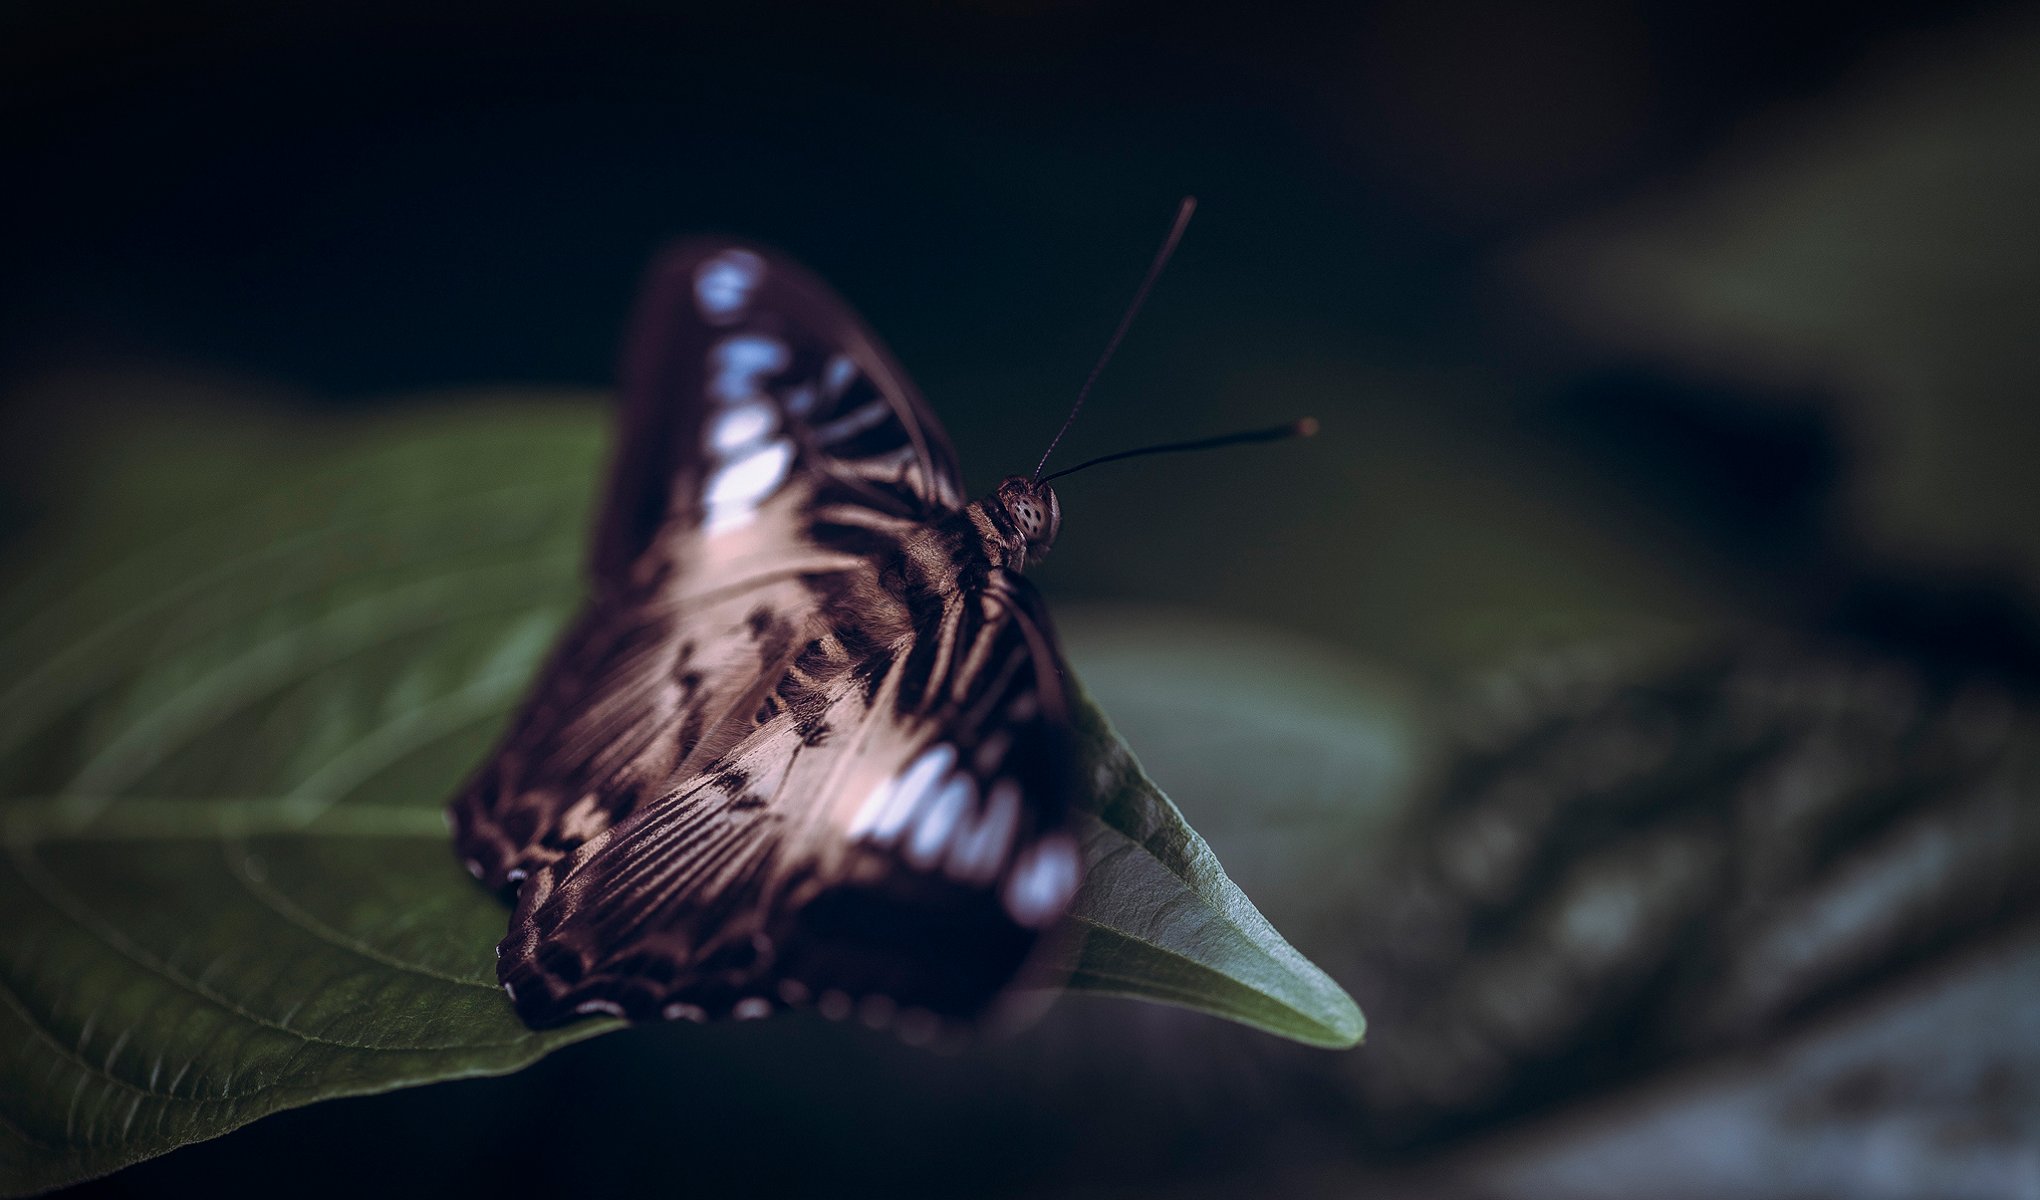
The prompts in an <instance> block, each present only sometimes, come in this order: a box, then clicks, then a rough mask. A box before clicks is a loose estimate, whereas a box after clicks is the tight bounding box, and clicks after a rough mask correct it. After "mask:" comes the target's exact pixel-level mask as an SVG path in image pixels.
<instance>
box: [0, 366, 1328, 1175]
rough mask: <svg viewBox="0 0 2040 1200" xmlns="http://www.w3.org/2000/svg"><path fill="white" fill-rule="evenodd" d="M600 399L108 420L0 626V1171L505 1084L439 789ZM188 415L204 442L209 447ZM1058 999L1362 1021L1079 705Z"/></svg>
mask: <svg viewBox="0 0 2040 1200" xmlns="http://www.w3.org/2000/svg"><path fill="white" fill-rule="evenodd" d="M599 411H600V410H599V409H596V408H594V407H592V406H585V407H577V408H566V407H559V406H535V405H531V404H517V403H508V402H503V401H500V400H499V401H498V402H496V403H492V404H488V405H469V406H464V407H459V408H453V409H447V410H440V411H437V412H435V413H433V414H432V415H429V416H425V417H418V416H411V417H405V418H379V419H373V420H355V421H352V422H349V423H346V424H344V425H341V426H337V427H326V428H320V429H317V430H307V429H306V427H305V426H304V425H303V424H297V425H292V426H289V427H279V428H275V429H269V428H265V427H264V426H262V425H261V424H260V423H259V422H254V421H250V420H248V419H246V418H241V419H238V420H233V421H229V420H228V419H227V418H225V417H223V416H222V415H221V414H219V413H216V412H215V413H201V414H198V415H196V416H187V417H185V418H184V419H181V420H179V421H176V422H174V423H164V422H162V421H161V420H160V419H158V421H157V423H155V424H153V425H152V424H151V423H150V421H149V419H148V418H146V417H137V418H135V419H132V420H123V421H121V422H115V423H110V424H112V425H114V426H116V427H117V428H119V429H121V430H122V431H123V432H122V433H121V434H119V435H117V436H115V437H111V438H107V439H102V440H101V441H100V442H97V443H94V444H92V445H90V447H89V452H88V454H87V455H86V456H85V458H84V461H82V462H81V463H79V464H77V465H76V469H75V471H70V472H58V473H57V477H58V478H61V479H65V480H67V482H66V484H65V487H66V488H67V489H68V490H67V491H66V492H64V493H60V494H59V495H57V496H56V497H54V498H53V501H52V502H53V503H55V504H56V506H57V512H58V516H57V517H56V518H55V519H54V520H53V521H52V522H50V523H49V527H50V528H52V529H54V530H56V531H57V532H56V534H55V536H53V537H52V538H51V539H50V540H49V541H47V542H46V543H45V544H44V545H42V546H40V547H36V548H33V550H32V553H31V555H30V556H29V558H28V561H29V562H30V564H31V565H30V566H29V567H27V568H26V569H25V570H17V571H16V572H15V578H14V579H13V580H12V581H11V582H10V587H9V594H8V598H7V600H6V602H5V607H4V608H0V618H4V619H5V621H6V624H5V628H6V629H7V630H8V631H9V632H8V633H7V634H5V635H0V789H4V791H0V794H4V795H5V797H6V799H5V801H4V802H0V839H4V842H5V849H6V858H5V860H4V861H0V912H5V913H6V914H8V916H7V920H6V923H5V927H4V929H5V931H4V933H0V1187H4V1189H5V1190H6V1191H9V1192H21V1191H29V1190H37V1189H42V1188H48V1187H54V1186H58V1185H61V1184H63V1183H67V1182H70V1181H74V1180H78V1179H82V1178H87V1177H90V1176H92V1175H96V1174H101V1173H104V1172H106V1171H109V1170H112V1169H114V1168H117V1167H119V1166H121V1165H123V1164H126V1163H129V1162H133V1161H135V1160H137V1159H140V1158H144V1157H148V1156H150V1155H154V1154H160V1153H162V1152H163V1151H165V1150H169V1149H171V1148H173V1147H176V1146H179V1145H183V1144H185V1143H188V1142H192V1141H196V1140H199V1139H203V1138H208V1137H214V1136H217V1135H219V1134H221V1133H224V1132H226V1131H228V1130H231V1129H233V1128H235V1127H237V1126H239V1125H242V1124H245V1123H247V1122H248V1121H251V1120H254V1119H256V1118H258V1117H260V1116H262V1115H264V1114H266V1113H270V1112H274V1111H277V1110H279V1109H283V1108H288V1107H293V1106H296V1105H302V1104H307V1103H310V1102H312V1101H315V1100H319V1099H324V1098H328V1097H334V1096H343V1095H356V1094H362V1093H368V1092H377V1091H385V1090H389V1089H393V1088H399V1087H406V1086H410V1085H413V1084H418V1083H425V1082H429V1081H433V1080H439V1079H450V1078H457V1077H462V1076H472V1075H486V1074H497V1073H502V1072H506V1071H513V1070H516V1069H518V1068H519V1067H521V1066H524V1065H526V1064H528V1063H530V1062H532V1061H534V1060H535V1059H537V1058H538V1057H540V1056H542V1055H544V1054H545V1053H547V1052H548V1051H550V1050H552V1049H554V1048H556V1047H558V1046H561V1045H564V1044H566V1043H568V1042H570V1041H573V1040H576V1039H579V1038H584V1037H587V1036H590V1035H592V1034H596V1033H600V1032H603V1031H605V1030H608V1029H612V1028H615V1027H616V1023H615V1022H609V1021H590V1022H586V1023H583V1024H578V1025H575V1026H571V1027H569V1028H567V1029H564V1030H558V1031H552V1032H548V1033H543V1034H541V1033H533V1032H531V1031H529V1030H527V1029H525V1028H524V1026H523V1025H522V1024H521V1023H519V1022H518V1020H517V1019H516V1017H515V1016H514V1015H513V1014H512V1012H511V1010H510V1007H509V1005H508V1003H507V1001H505V999H504V998H503V996H502V994H501V993H500V992H499V991H498V990H497V989H496V987H495V983H494V964H493V960H492V953H491V951H492V947H493V946H494V944H495V942H496V941H497V940H498V939H499V938H500V937H501V935H502V932H503V928H504V925H505V920H506V913H505V911H504V909H503V908H502V906H501V905H500V904H498V903H497V902H496V901H495V900H494V899H493V898H491V897H489V896H488V895H486V894H484V893H483V892H482V891H481V890H480V889H478V888H476V887H475V886H474V885H473V883H472V882H471V881H470V880H469V879H468V878H467V876H466V875H465V873H464V872H463V871H461V869H460V868H459V866H458V865H457V864H455V863H454V861H453V857H452V854H451V853H450V850H449V847H448V844H447V837H446V831H445V827H444V824H443V821H442V817H441V815H440V810H441V807H442V805H443V804H444V802H445V800H446V798H447V797H448V795H449V794H450V793H451V792H452V791H453V789H454V788H455V787H456V786H457V785H458V783H459V782H460V780H461V779H462V777H463V776H464V775H465V774H466V772H468V771H469V770H470V769H471V768H472V767H473V765H474V764H475V762H477V761H478V760H479V759H480V757H481V756H482V755H483V754H485V753H486V752H487V749H488V746H489V744H490V742H491V740H492V738H493V737H494V735H495V732H496V730H497V728H498V726H499V725H500V723H501V721H502V720H503V719H504V717H505V715H506V714H507V712H508V710H509V708H510V707H511V706H512V705H513V704H514V703H515V701H516V699H517V697H518V695H519V694H520V693H521V692H522V690H523V688H524V686H525V685H526V683H527V682H528V680H529V678H530V676H531V673H532V672H533V670H534V669H535V668H536V665H537V663H538V662H539V660H540V658H541V656H542V655H543V654H544V652H545V650H546V648H547V646H548V644H549V642H550V640H551V638H552V636H553V634H554V632H555V631H556V630H557V628H558V626H559V624H560V622H561V621H562V620H564V619H565V617H566V616H567V614H568V613H569V612H570V610H571V608H572V606H573V605H574V603H575V602H576V599H577V595H578V574H579V560H580V547H581V540H582V537H583V531H584V529H585V527H586V524H587V520H588V515H589V507H590V506H589V499H590V495H591V492H592V488H593V485H594V482H595V480H596V479H597V478H598V476H599V475H600V472H601V457H602V455H601V445H602V435H601V428H600V418H599V417H598V416H597V413H598V412H599ZM208 431H211V433H210V434H209V433H208ZM1082 724H1083V733H1084V736H1085V738H1086V739H1087V743H1088V745H1089V746H1090V753H1091V758H1092V762H1093V769H1094V772H1095V775H1096V778H1097V781H1098V790H1097V795H1096V797H1095V801H1094V804H1093V808H1092V812H1091V814H1090V815H1089V816H1088V817H1087V818H1086V820H1087V847H1088V850H1089V853H1090V858H1091V875H1090V879H1089V881H1088V883H1087V885H1086V887H1085V889H1084V891H1083V892H1082V893H1081V894H1080V896H1079V898H1078V900H1077V902H1076V904H1075V906H1074V912H1073V915H1072V924H1073V926H1074V927H1075V928H1076V929H1077V930H1080V931H1081V933H1082V936H1081V937H1078V938H1074V939H1072V942H1071V945H1072V946H1073V951H1072V955H1073V957H1072V961H1071V963H1070V966H1071V968H1072V972H1073V974H1072V982H1071V986H1072V987H1074V988H1079V989H1086V990H1092V991H1102V992H1112V993H1118V994H1122V995H1129V996H1137V997H1143V998H1147V999H1153V1000H1160V1001H1164V1002H1167V1003H1171V1004H1177V1005H1183V1006H1187V1007H1191V1008H1197V1009H1202V1010H1205V1011H1208V1012H1211V1013H1215V1014H1217V1015H1220V1016H1223V1017H1228V1018H1231V1019H1233V1020H1237V1021H1242V1022H1245V1023H1247V1024H1250V1025H1254V1026H1257V1027H1259V1028H1262V1029H1266V1030H1269V1031H1271V1032H1274V1033H1278V1034H1282V1035H1284V1036H1287V1037H1291V1038H1295V1039H1298V1040H1300V1041H1305V1042H1309V1043H1312V1044H1315V1045H1324V1046H1348V1045H1352V1044H1353V1043H1354V1042H1356V1041H1357V1040H1358V1039H1359V1037H1360V1033H1361V1028H1362V1026H1361V1021H1360V1015H1359V1012H1358V1011H1357V1009H1355V1007H1354V1006H1353V1003H1352V1001H1351V1000H1350V999H1348V998H1347V997H1346V995H1345V993H1344V992H1342V991H1340V990H1339V988H1338V987H1337V985H1335V984H1333V983H1332V982H1331V981H1330V980H1329V979H1328V978H1326V977H1325V976H1324V975H1323V973H1322V972H1319V971H1318V970H1317V969H1316V968H1314V967H1312V966H1311V965H1310V963H1308V962H1307V961H1306V960H1305V959H1304V958H1303V957H1302V956H1301V955H1299V954H1298V953H1297V952H1296V951H1295V950H1294V949H1292V948H1291V947H1290V946H1289V945H1288V944H1287V943H1286V942H1284V941H1283V940H1282V938H1281V937H1280V935H1278V934H1277V933H1276V932H1275V931H1274V929H1273V928H1271V927H1270V926H1269V925H1268V923H1267V922H1266V921H1265V920H1264V919H1263V918H1262V917H1261V916H1260V914H1259V913H1258V912H1256V911H1255V909H1254V908H1253V906H1252V905H1251V904H1250V903H1249V902H1248V901H1247V900H1246V898H1245V897H1244V896H1243V895H1241V894H1240V892H1239V889H1238V888H1236V887H1234V886H1233V885H1232V883H1231V882H1230V881H1229V880H1228V879H1227V878H1226V876H1225V874H1224V872H1223V871H1222V870H1221V869H1220V868H1219V866H1218V863H1217V861H1216V859H1215V858H1213V856H1212V854H1211V852H1210V850H1209V848H1208V847H1206V846H1205V844H1204V842H1203V841H1202V840H1201V839H1200V838H1198V836H1197V835H1196V834H1195V833H1194V832H1192V831H1191V830H1190V829H1189V827H1188V826H1187V825H1186V824H1185V823H1184V822H1183V819H1182V817H1181V815H1180V814H1179V813H1178V812H1177V811H1176V809H1175V807H1174V806H1173V805H1171V804H1170V802H1169V801H1168V799H1167V798H1166V797H1164V796H1163V795H1162V794H1161V793H1160V792H1159V791H1158V790H1157V789H1156V788H1155V787H1154V785H1153V784H1152V783H1151V782H1150V781H1149V780H1148V779H1147V777H1146V776H1145V775H1144V774H1143V773H1142V772H1141V769H1140V767H1139V765H1138V764H1137V763H1135V762H1134V760H1133V757H1132V755H1131V753H1130V752H1129V751H1128V750H1127V749H1126V747H1125V745H1124V744H1123V743H1122V742H1121V741H1120V740H1119V739H1118V738H1117V737H1116V735H1114V734H1113V733H1112V731H1111V728H1110V726H1109V725H1108V724H1107V723H1106V721H1105V719H1104V717H1103V716H1102V715H1100V714H1099V713H1098V712H1097V711H1096V709H1095V708H1094V707H1092V706H1090V705H1089V704H1088V703H1087V704H1086V705H1085V707H1084V710H1083V717H1082Z"/></svg>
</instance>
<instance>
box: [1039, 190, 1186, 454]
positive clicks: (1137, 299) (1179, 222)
mask: <svg viewBox="0 0 2040 1200" xmlns="http://www.w3.org/2000/svg"><path fill="white" fill-rule="evenodd" d="M1196 211H1197V197H1195V196H1185V197H1183V203H1182V204H1181V205H1179V206H1177V208H1176V221H1175V224H1173V225H1171V226H1169V236H1168V237H1166V238H1164V239H1163V240H1162V248H1161V249H1160V250H1159V251H1157V252H1156V253H1155V261H1154V262H1153V263H1151V264H1149V265H1148V270H1147V278H1145V279H1143V280H1141V281H1140V290H1139V291H1136V292H1135V293H1134V294H1133V303H1132V304H1129V305H1127V306H1126V315H1125V316H1123V317H1121V318H1119V328H1117V329H1115V330H1113V331H1112V340H1111V341H1109V342H1106V343H1105V353H1103V354H1101V355H1099V356H1098V361H1097V363H1096V364H1094V365H1093V366H1092V367H1091V373H1090V374H1089V375H1087V376H1085V377H1084V386H1083V387H1080V388H1078V389H1077V402H1076V403H1075V404H1072V405H1070V415H1069V416H1067V417H1064V418H1063V423H1062V428H1061V429H1058V430H1056V431H1055V437H1054V438H1053V439H1051V440H1050V442H1049V443H1048V449H1046V450H1043V451H1042V452H1041V461H1040V462H1038V463H1036V464H1034V479H1035V482H1037V483H1038V482H1040V481H1041V469H1042V468H1043V467H1046V466H1047V465H1048V456H1049V455H1051V454H1054V453H1055V448H1056V446H1057V445H1058V444H1060V443H1061V441H1062V440H1063V434H1066V433H1068V432H1069V431H1070V426H1071V425H1072V424H1073V423H1074V422H1075V421H1076V419H1077V412H1078V410H1080V409H1082V408H1083V407H1084V397H1086V396H1088V395H1090V394H1091V385H1092V384H1094V383H1096V382H1098V376H1099V374H1100V373H1101V372H1103V371H1104V370H1105V364H1106V363H1109V362H1111V361H1112V352H1113V351H1115V350H1117V349H1119V343H1120V340H1121V339H1122V338H1124V337H1125V336H1126V331H1127V330H1128V329H1129V328H1131V327H1132V325H1133V319H1134V317H1136V316H1138V315H1140V306H1141V305H1142V304H1145V303H1147V298H1148V293H1149V292H1150V291H1152V290H1154V286H1155V280H1157V279H1159V278H1161V275H1162V268H1163V267H1166V266H1168V265H1169V256H1170V255H1172V254H1174V253H1175V252H1176V243H1178V242H1180V241H1182V240H1183V230H1184V228H1185V227H1187V226H1188V225H1189V224H1190V215H1191V214H1192V213H1194V212H1196ZM1064 474H1068V472H1064Z"/></svg>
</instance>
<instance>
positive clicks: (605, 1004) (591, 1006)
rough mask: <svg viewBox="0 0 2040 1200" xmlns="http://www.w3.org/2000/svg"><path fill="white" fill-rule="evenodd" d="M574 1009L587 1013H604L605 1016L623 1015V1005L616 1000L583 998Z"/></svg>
mask: <svg viewBox="0 0 2040 1200" xmlns="http://www.w3.org/2000/svg"><path fill="white" fill-rule="evenodd" d="M574 1011H575V1012H577V1013H582V1014H587V1015H592V1014H594V1013H602V1014H603V1015H605V1016H611V1017H620V1016H622V1015H623V1005H621V1004H618V1003H617V1002H616V1001H614V1000H583V1001H581V1002H580V1003H579V1004H576V1005H575V1006H574Z"/></svg>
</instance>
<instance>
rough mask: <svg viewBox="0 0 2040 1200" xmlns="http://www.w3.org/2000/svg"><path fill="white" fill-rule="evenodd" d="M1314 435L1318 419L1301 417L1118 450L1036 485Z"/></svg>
mask: <svg viewBox="0 0 2040 1200" xmlns="http://www.w3.org/2000/svg"><path fill="white" fill-rule="evenodd" d="M1317 431H1318V423H1317V418H1316V417H1304V418H1302V419H1300V420H1295V421H1291V422H1290V423H1289V424H1287V425H1275V426H1271V427H1270V428H1267V429H1248V430H1243V431H1241V432H1239V433H1228V434H1223V435H1221V436H1219V437H1208V438H1198V439H1197V440H1195V441H1190V442H1163V443H1162V444H1161V445H1159V446H1142V447H1141V448H1140V449H1138V450H1121V451H1120V452H1119V453H1117V454H1106V455H1102V456H1100V457H1098V458H1094V459H1091V460H1090V461H1088V462H1080V463H1078V464H1077V465H1076V466H1074V467H1064V468H1063V469H1062V470H1060V471H1057V472H1056V473H1055V474H1053V475H1050V476H1049V477H1048V478H1047V479H1037V480H1035V482H1036V483H1047V482H1048V481H1049V480H1051V479H1061V478H1062V477H1063V476H1065V475H1074V474H1076V473H1077V472H1078V471H1081V470H1083V469H1084V468H1085V467H1095V466H1097V465H1098V464H1100V463H1109V462H1118V461H1119V460H1120V459H1122V458H1141V457H1144V456H1146V455H1149V454H1179V453H1182V452H1183V451H1186V450H1216V449H1218V448H1219V447H1220V446H1238V445H1242V444H1244V443H1247V442H1279V441H1283V440H1284V439H1287V438H1293V437H1316V436H1317Z"/></svg>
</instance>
